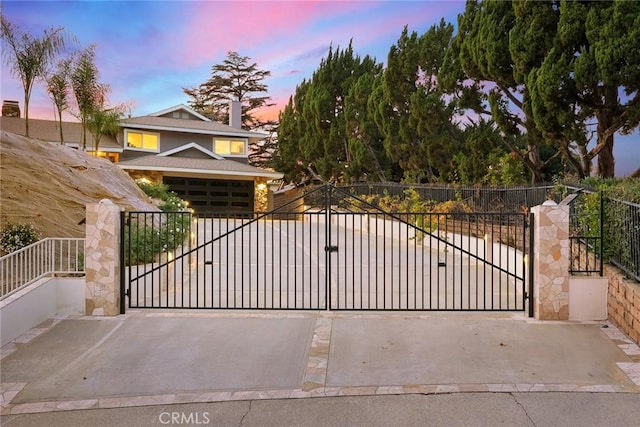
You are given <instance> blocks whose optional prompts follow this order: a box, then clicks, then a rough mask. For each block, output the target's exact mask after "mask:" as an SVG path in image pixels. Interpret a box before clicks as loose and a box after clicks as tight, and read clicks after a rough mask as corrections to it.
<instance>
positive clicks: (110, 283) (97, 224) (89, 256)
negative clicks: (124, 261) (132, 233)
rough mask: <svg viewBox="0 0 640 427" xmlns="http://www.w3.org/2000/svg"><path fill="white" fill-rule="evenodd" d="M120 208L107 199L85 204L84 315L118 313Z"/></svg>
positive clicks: (111, 314)
mask: <svg viewBox="0 0 640 427" xmlns="http://www.w3.org/2000/svg"><path fill="white" fill-rule="evenodd" d="M120 210H121V209H120V207H119V206H117V205H115V204H113V202H112V201H111V200H108V199H104V200H101V201H100V203H89V204H87V220H86V240H85V271H86V280H87V285H86V294H85V314H87V315H89V316H116V315H118V314H120V262H119V261H120V260H119V258H120Z"/></svg>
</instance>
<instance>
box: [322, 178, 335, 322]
mask: <svg viewBox="0 0 640 427" xmlns="http://www.w3.org/2000/svg"><path fill="white" fill-rule="evenodd" d="M330 191H331V187H329V186H328V185H325V190H324V194H325V199H324V213H325V236H326V237H325V239H326V241H325V245H326V246H325V247H324V253H325V264H326V265H327V271H326V273H325V294H326V295H327V301H326V305H327V311H330V310H331V303H332V302H333V297H332V295H331V194H330V193H329V192H330Z"/></svg>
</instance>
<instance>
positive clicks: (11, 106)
mask: <svg viewBox="0 0 640 427" xmlns="http://www.w3.org/2000/svg"><path fill="white" fill-rule="evenodd" d="M2 117H20V104H19V103H18V101H7V100H5V101H2Z"/></svg>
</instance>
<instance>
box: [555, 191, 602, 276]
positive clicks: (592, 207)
mask: <svg viewBox="0 0 640 427" xmlns="http://www.w3.org/2000/svg"><path fill="white" fill-rule="evenodd" d="M587 193H588V194H585V193H584V192H582V191H580V192H576V193H573V194H572V195H570V196H568V197H567V198H566V199H565V200H563V201H562V202H561V204H568V205H569V273H570V274H573V275H578V274H586V275H592V274H598V275H600V276H602V273H603V261H604V256H603V230H604V209H603V206H604V205H603V202H604V199H603V196H602V193H591V192H587ZM587 198H588V199H587Z"/></svg>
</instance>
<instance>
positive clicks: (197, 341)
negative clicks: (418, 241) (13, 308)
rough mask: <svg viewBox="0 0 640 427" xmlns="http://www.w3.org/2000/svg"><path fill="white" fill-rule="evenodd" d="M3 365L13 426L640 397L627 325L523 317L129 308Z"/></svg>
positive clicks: (33, 336) (51, 333)
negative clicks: (241, 405)
mask: <svg viewBox="0 0 640 427" xmlns="http://www.w3.org/2000/svg"><path fill="white" fill-rule="evenodd" d="M2 354H3V356H2V372H1V382H2V389H3V402H2V405H3V406H2V413H3V414H4V415H10V414H14V415H15V414H21V413H38V412H49V411H64V410H80V409H98V408H102V409H106V408H122V407H131V406H146V405H167V404H183V403H198V402H220V401H231V400H254V399H258V400H264V399H281V398H303V397H320V396H345V395H369V396H374V395H390V394H427V395H429V394H439V393H462V392H479V393H485V392H545V391H547V392H568V391H571V392H573V391H576V392H579V391H588V392H618V393H640V369H639V368H640V349H639V348H638V346H637V345H635V344H632V343H631V341H629V340H628V339H627V338H626V337H625V336H624V335H623V334H622V333H620V332H619V331H618V329H617V328H615V327H613V326H612V325H609V324H608V323H606V322H604V323H575V322H537V321H533V320H530V319H527V318H525V317H523V316H522V315H520V314H487V313H477V314H475V313H431V314H399V313H383V314H370V313H361V314H357V315H356V314H350V313H341V314H335V313H331V312H322V313H316V312H314V313H306V314H305V313H298V312H271V313H264V312H242V313H240V312H217V313H212V312H210V311H207V312H204V311H201V312H193V311H191V312H182V313H175V312H174V313H170V312H169V313H164V312H158V311H154V312H151V311H130V312H129V313H127V314H126V315H122V316H118V317H115V318H89V317H78V318H64V319H52V320H51V321H49V322H46V323H45V324H43V325H41V327H40V328H36V329H35V330H34V331H32V332H31V333H30V334H27V335H25V336H23V337H21V339H19V340H17V341H16V342H15V343H12V344H9V345H7V346H5V347H3V349H2ZM638 396H640V394H638Z"/></svg>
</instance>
